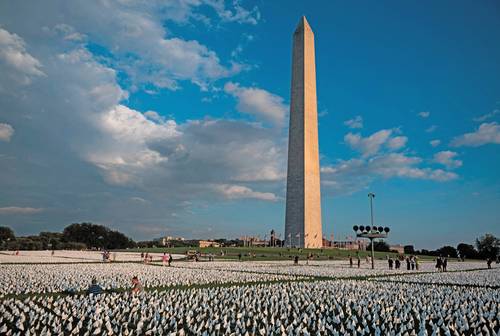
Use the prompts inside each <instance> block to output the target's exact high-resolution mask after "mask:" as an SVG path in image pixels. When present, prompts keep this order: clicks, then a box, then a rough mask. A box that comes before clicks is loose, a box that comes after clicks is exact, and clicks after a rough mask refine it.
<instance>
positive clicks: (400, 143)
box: [344, 129, 408, 157]
mask: <svg viewBox="0 0 500 336" xmlns="http://www.w3.org/2000/svg"><path fill="white" fill-rule="evenodd" d="M395 132H398V130H391V129H383V130H380V131H378V132H375V133H373V134H372V135H370V136H368V137H366V138H364V137H362V136H361V134H359V133H355V134H354V133H350V132H349V133H347V134H346V135H345V136H344V141H345V142H346V144H347V145H349V146H350V147H351V148H353V149H355V150H357V151H359V152H360V153H362V155H363V157H369V156H372V155H375V154H377V153H378V152H380V151H381V150H382V149H383V148H386V149H388V150H389V151H396V150H399V149H401V148H404V147H405V146H406V143H407V141H408V138H407V137H405V136H393V134H394V133H395Z"/></svg>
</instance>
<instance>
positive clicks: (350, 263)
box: [349, 254, 352, 268]
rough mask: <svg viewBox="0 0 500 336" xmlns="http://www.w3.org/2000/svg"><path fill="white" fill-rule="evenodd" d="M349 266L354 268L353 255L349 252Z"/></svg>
mask: <svg viewBox="0 0 500 336" xmlns="http://www.w3.org/2000/svg"><path fill="white" fill-rule="evenodd" d="M349 267H350V268H352V256H351V255H350V254H349Z"/></svg>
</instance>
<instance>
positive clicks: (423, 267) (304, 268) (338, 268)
mask: <svg viewBox="0 0 500 336" xmlns="http://www.w3.org/2000/svg"><path fill="white" fill-rule="evenodd" d="M176 266H178V267H185V268H197V269H217V270H233V271H244V272H252V273H268V274H269V273H271V274H282V275H294V276H313V277H327V278H337V279H338V278H351V277H360V276H374V275H375V276H382V275H390V274H406V273H408V272H409V271H408V270H407V269H406V267H404V268H400V269H399V270H395V269H393V270H389V267H388V265H387V262H386V261H382V260H377V261H376V267H375V269H374V270H372V269H371V264H370V263H366V262H365V261H363V262H362V263H361V265H360V266H361V267H360V268H358V267H357V265H356V264H355V265H353V267H350V266H349V261H347V260H334V261H309V262H307V263H306V261H300V262H299V265H293V262H291V261H262V262H238V261H219V262H210V263H194V262H178V263H176ZM485 267H486V263H480V262H450V263H449V264H448V271H466V270H475V269H480V268H485ZM435 270H436V268H435V263H434V262H432V261H426V262H420V265H419V269H418V270H416V269H415V270H413V271H411V272H412V273H419V272H422V273H425V272H433V271H435Z"/></svg>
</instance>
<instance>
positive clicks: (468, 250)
mask: <svg viewBox="0 0 500 336" xmlns="http://www.w3.org/2000/svg"><path fill="white" fill-rule="evenodd" d="M457 252H458V254H459V256H460V257H462V258H467V259H476V258H478V257H479V254H478V253H477V251H476V249H475V248H474V246H472V245H470V244H466V243H460V244H458V245H457Z"/></svg>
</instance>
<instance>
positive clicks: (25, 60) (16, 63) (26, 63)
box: [0, 28, 45, 90]
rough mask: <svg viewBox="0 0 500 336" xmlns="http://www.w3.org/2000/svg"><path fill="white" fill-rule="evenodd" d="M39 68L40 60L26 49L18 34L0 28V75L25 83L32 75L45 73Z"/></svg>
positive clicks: (29, 80) (40, 66)
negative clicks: (0, 73)
mask: <svg viewBox="0 0 500 336" xmlns="http://www.w3.org/2000/svg"><path fill="white" fill-rule="evenodd" d="M41 68H42V64H41V63H40V61H39V60H38V59H36V58H35V57H33V56H32V55H31V54H29V53H28V52H27V51H26V43H25V41H24V40H23V39H22V38H21V37H20V36H18V35H17V34H14V33H10V32H8V31H7V30H5V29H3V28H0V72H2V76H6V77H8V78H10V79H11V80H15V81H17V82H19V83H22V84H25V85H26V84H29V83H30V82H31V79H32V78H33V77H36V76H44V75H45V74H44V73H43V71H42V70H41ZM1 89H2V87H1V86H0V90H1Z"/></svg>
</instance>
